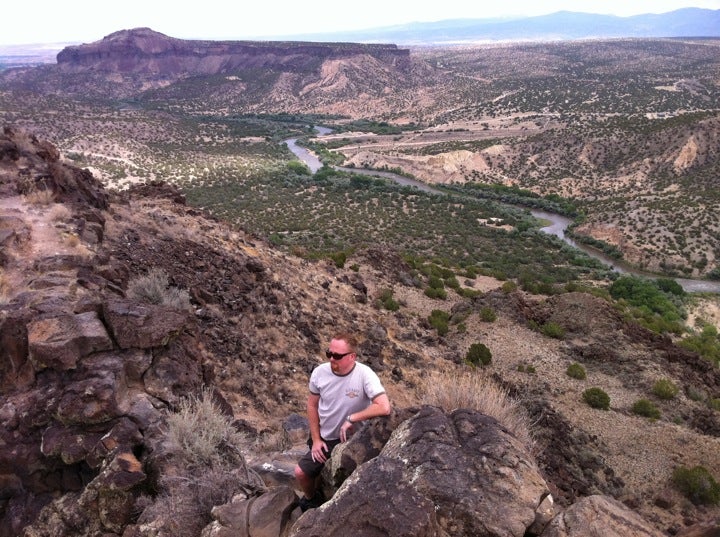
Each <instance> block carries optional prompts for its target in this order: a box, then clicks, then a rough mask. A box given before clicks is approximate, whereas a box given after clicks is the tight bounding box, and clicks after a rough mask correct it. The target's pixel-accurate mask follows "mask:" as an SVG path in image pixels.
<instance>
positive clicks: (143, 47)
mask: <svg viewBox="0 0 720 537" xmlns="http://www.w3.org/2000/svg"><path fill="white" fill-rule="evenodd" d="M360 54H366V55H369V56H372V57H374V58H376V59H378V60H380V61H382V62H384V63H388V64H391V65H393V66H395V67H399V68H402V67H404V66H405V65H407V64H409V59H410V51H409V50H407V49H400V48H398V47H397V46H396V45H392V44H360V43H315V42H301V41H204V40H184V39H176V38H173V37H168V36H166V35H164V34H161V33H159V32H155V31H153V30H151V29H149V28H136V29H133V30H121V31H119V32H115V33H112V34H110V35H108V36H106V37H105V38H103V39H102V41H96V42H94V43H89V44H82V45H76V46H70V47H66V48H64V49H63V50H62V51H60V53H59V54H58V55H57V62H58V66H59V67H60V68H61V69H63V70H65V71H71V72H72V71H78V72H79V71H86V70H95V71H113V72H121V73H137V74H153V75H177V74H181V73H183V74H198V75H208V74H218V73H226V72H229V71H232V70H233V69H247V68H265V69H281V70H292V71H304V70H306V69H312V68H314V67H317V66H318V65H319V64H318V61H323V60H327V59H335V58H344V57H349V56H356V55H360Z"/></svg>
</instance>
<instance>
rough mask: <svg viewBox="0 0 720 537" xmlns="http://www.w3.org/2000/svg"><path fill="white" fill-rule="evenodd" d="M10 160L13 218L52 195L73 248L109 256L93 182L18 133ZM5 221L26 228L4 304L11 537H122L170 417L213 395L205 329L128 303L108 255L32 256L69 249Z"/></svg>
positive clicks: (2, 183)
mask: <svg viewBox="0 0 720 537" xmlns="http://www.w3.org/2000/svg"><path fill="white" fill-rule="evenodd" d="M0 148H1V149H0V163H1V167H0V171H2V174H1V175H0V190H1V191H2V192H3V195H4V201H6V202H7V206H8V207H12V206H13V204H15V205H17V206H18V207H22V203H23V202H22V201H21V198H20V196H21V195H25V196H26V197H31V196H32V195H37V194H38V193H43V192H45V193H46V196H48V197H50V198H51V201H53V200H54V201H55V202H63V204H62V207H64V208H65V209H64V212H63V211H58V214H60V215H61V216H63V215H64V218H65V219H67V220H68V222H67V223H64V224H63V226H64V227H63V229H67V231H68V232H72V233H73V234H74V236H75V237H78V238H77V239H75V240H73V241H72V244H76V242H75V241H77V244H78V245H79V244H80V243H81V242H85V243H86V244H88V245H90V246H92V247H96V248H97V247H98V246H99V245H100V244H101V242H102V238H103V232H104V224H105V217H104V215H103V210H104V209H106V208H107V207H108V200H107V198H108V196H107V194H106V193H105V191H104V189H103V188H102V186H101V185H100V184H99V183H98V182H97V181H96V180H95V179H94V178H93V177H92V176H91V175H90V173H89V172H87V171H81V170H77V169H76V168H73V167H70V166H67V165H65V164H62V163H60V162H59V159H58V154H57V151H56V150H54V148H52V147H51V146H49V145H48V144H45V143H42V142H39V141H38V140H37V139H35V138H34V137H32V136H27V135H25V134H23V133H21V132H17V131H15V130H13V129H6V130H5V132H4V134H3V136H2V137H1V138H0ZM18 169H19V170H20V174H19V177H18V173H17V172H18ZM55 206H58V207H59V206H60V205H59V204H57V203H56V204H55ZM68 208H69V209H68ZM7 210H9V211H15V214H17V215H18V216H16V217H13V218H14V219H15V220H12V219H11V222H10V223H11V224H12V225H11V226H7V227H6V229H11V230H12V237H13V240H8V241H6V242H5V243H4V245H3V267H2V268H3V270H4V272H3V277H4V278H5V280H4V281H6V283H7V282H10V283H8V284H7V286H8V287H10V286H11V287H13V289H11V290H10V291H8V290H7V289H6V290H4V293H5V294H7V293H11V294H10V296H9V297H6V298H5V299H4V300H3V301H2V302H0V341H1V342H2V344H1V345H0V373H2V376H1V379H2V380H1V381H0V395H1V396H2V399H1V403H0V483H1V484H2V490H1V491H0V535H2V536H3V537H10V536H17V535H20V534H22V532H23V530H24V531H26V534H27V535H33V536H41V535H100V534H103V533H110V534H120V533H122V531H123V528H124V526H126V525H127V524H128V523H129V522H130V520H132V518H133V517H134V516H135V514H136V513H135V512H134V502H135V499H136V497H137V495H138V493H139V488H140V487H141V486H145V485H147V484H148V475H147V473H146V469H145V467H144V465H143V462H142V461H141V460H139V459H138V457H141V455H142V454H147V453H149V452H152V451H153V449H154V448H153V445H154V444H153V443H154V442H155V437H156V433H157V429H158V427H159V426H160V425H161V424H162V423H163V420H164V412H165V410H167V409H168V408H170V407H172V405H175V404H177V402H178V401H179V400H180V399H181V398H182V397H184V396H186V395H188V394H192V393H197V392H198V390H199V389H200V387H201V386H202V385H203V383H204V380H203V369H202V356H203V355H202V349H201V346H200V342H199V340H198V338H197V327H196V325H195V323H194V318H193V317H192V315H190V314H189V312H187V311H183V310H176V309H173V308H167V307H163V306H156V305H147V304H140V303H138V302H136V301H132V300H128V299H126V298H124V297H123V296H122V294H123V293H122V290H121V289H120V287H119V286H118V285H117V284H118V283H119V282H117V281H113V280H112V279H108V278H112V275H113V274H118V273H122V272H123V270H122V269H121V268H120V267H119V266H117V264H116V263H117V262H116V261H113V260H112V259H111V258H109V257H103V256H102V255H100V254H99V253H98V252H99V250H96V251H92V250H89V249H88V250H84V251H83V252H81V253H80V252H79V253H77V254H73V255H67V254H63V253H59V252H55V251H54V250H56V249H57V248H58V245H57V244H56V243H52V248H51V250H53V251H48V252H44V251H42V250H40V249H39V248H38V247H37V244H36V245H35V247H34V248H29V247H28V244H29V243H30V241H31V240H34V241H36V242H38V243H41V242H43V241H45V240H47V241H50V240H51V239H54V240H55V241H61V239H62V236H56V235H54V233H55V230H52V231H47V230H46V227H47V226H48V225H49V223H48V222H46V221H45V220H42V221H41V222H34V221H33V219H32V218H27V215H24V214H23V212H22V211H21V210H20V209H14V208H9V209H7ZM30 210H33V209H30ZM41 210H43V209H40V208H38V209H37V211H41ZM44 210H45V211H49V209H44ZM37 218H38V219H40V217H37ZM2 221H7V220H6V219H3V220H2ZM90 228H93V229H94V231H93V233H92V234H91V236H87V237H86V236H85V235H84V234H83V231H85V230H88V229H90ZM45 235H47V236H45ZM83 237H85V238H83ZM114 263H115V266H113V264H114ZM10 284H12V285H10ZM23 288H24V289H25V290H22V289H23ZM19 290H22V291H19ZM8 298H9V299H8Z"/></svg>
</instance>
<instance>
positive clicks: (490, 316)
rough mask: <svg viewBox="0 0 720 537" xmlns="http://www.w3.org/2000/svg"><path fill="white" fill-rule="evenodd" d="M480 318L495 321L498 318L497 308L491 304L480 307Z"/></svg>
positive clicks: (484, 320)
mask: <svg viewBox="0 0 720 537" xmlns="http://www.w3.org/2000/svg"><path fill="white" fill-rule="evenodd" d="M480 320H481V321H483V322H486V323H493V322H495V321H496V320H497V314H496V313H495V310H494V309H492V308H491V307H489V306H485V307H483V308H481V309H480Z"/></svg>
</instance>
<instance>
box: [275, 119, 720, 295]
mask: <svg viewBox="0 0 720 537" xmlns="http://www.w3.org/2000/svg"><path fill="white" fill-rule="evenodd" d="M316 129H317V130H318V132H320V133H321V134H327V133H329V132H330V130H329V129H326V128H324V127H316ZM285 143H286V144H287V146H288V148H289V149H290V151H292V152H293V153H294V154H295V156H297V157H298V158H299V159H300V160H301V161H303V162H304V163H305V164H306V165H307V166H308V168H310V170H311V171H312V172H313V173H315V172H316V171H318V170H319V169H320V168H322V163H321V162H320V160H319V159H318V158H317V156H316V155H315V154H314V153H312V152H311V151H308V150H307V149H306V148H304V147H301V146H299V145H297V138H292V139H290V140H285ZM335 169H337V170H341V171H345V172H351V173H358V174H362V175H372V176H376V177H384V178H386V179H391V180H392V181H395V182H396V183H398V184H400V185H403V186H412V187H416V188H418V189H419V190H422V191H423V192H428V193H431V194H442V195H446V194H447V193H446V192H442V191H441V190H438V189H436V188H433V187H431V186H430V185H428V184H427V183H423V182H422V181H418V180H416V179H410V178H408V177H404V176H402V175H398V174H396V173H392V172H384V171H377V170H366V169H363V168H345V167H342V166H336V167H335ZM530 213H531V214H532V215H533V216H534V217H535V218H538V219H540V220H547V221H549V222H550V225H548V226H545V227H543V228H540V230H541V231H543V232H545V233H549V234H551V235H555V236H556V237H559V238H560V239H562V240H563V241H565V242H566V243H567V244H569V245H570V246H572V247H574V248H577V249H578V250H582V251H583V252H585V253H586V254H588V255H589V256H590V257H594V258H595V259H598V260H600V261H601V262H603V263H604V264H605V265H607V266H609V267H611V268H612V269H613V270H614V271H616V272H620V273H623V274H633V275H635V276H644V277H646V278H657V277H658V275H657V274H652V273H649V272H643V271H642V270H639V269H637V268H634V267H632V266H631V265H629V264H627V263H625V262H623V261H619V260H617V259H613V258H612V257H610V256H608V255H605V254H604V253H602V252H601V251H599V250H596V249H595V248H591V247H589V246H586V245H584V244H581V243H578V242H576V241H574V240H572V239H571V238H570V237H567V236H566V235H565V230H567V228H568V226H569V225H570V224H571V223H572V220H571V219H570V218H567V217H565V216H562V215H559V214H555V213H550V212H547V211H540V210H536V209H530ZM673 279H674V280H675V281H676V282H677V283H679V284H680V285H681V286H682V288H683V289H684V290H685V291H687V292H688V293H699V292H707V293H720V282H718V281H711V280H691V279H688V278H673Z"/></svg>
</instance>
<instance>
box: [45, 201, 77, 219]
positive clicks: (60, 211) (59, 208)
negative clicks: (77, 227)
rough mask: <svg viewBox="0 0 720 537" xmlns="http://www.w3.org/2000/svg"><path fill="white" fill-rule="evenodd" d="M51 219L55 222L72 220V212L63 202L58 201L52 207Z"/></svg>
mask: <svg viewBox="0 0 720 537" xmlns="http://www.w3.org/2000/svg"><path fill="white" fill-rule="evenodd" d="M49 216H50V220H51V221H53V222H67V221H69V220H70V217H71V216H72V213H71V212H70V209H68V208H67V207H66V206H65V205H63V204H62V203H56V204H54V205H53V207H52V209H50V215H49Z"/></svg>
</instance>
